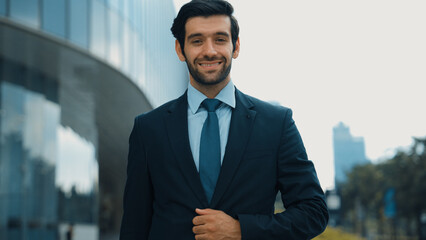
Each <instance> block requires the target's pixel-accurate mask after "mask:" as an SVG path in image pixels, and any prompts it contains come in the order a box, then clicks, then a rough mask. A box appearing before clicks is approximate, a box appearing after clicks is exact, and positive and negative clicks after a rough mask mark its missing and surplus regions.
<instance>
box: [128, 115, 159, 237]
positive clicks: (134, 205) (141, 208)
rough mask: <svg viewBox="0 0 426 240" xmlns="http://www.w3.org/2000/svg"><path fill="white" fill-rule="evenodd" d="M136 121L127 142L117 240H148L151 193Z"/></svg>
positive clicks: (146, 165) (143, 150) (139, 130)
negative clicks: (121, 213)
mask: <svg viewBox="0 0 426 240" xmlns="http://www.w3.org/2000/svg"><path fill="white" fill-rule="evenodd" d="M138 120H140V119H139V118H136V119H135V123H134V126H133V130H132V133H131V134H130V139H129V155H128V163H127V180H126V186H125V189H124V199H123V210H124V213H123V219H122V222H121V229H120V240H136V239H138V240H144V239H148V235H149V230H150V227H151V219H152V201H153V196H152V194H153V189H152V184H151V179H150V176H149V172H148V164H147V159H146V154H145V146H144V143H143V141H142V139H141V131H142V129H141V128H140V126H139V121H138Z"/></svg>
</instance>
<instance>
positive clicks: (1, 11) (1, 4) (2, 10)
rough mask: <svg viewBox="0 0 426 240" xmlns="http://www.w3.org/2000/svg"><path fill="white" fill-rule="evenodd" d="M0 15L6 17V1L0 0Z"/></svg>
mask: <svg viewBox="0 0 426 240" xmlns="http://www.w3.org/2000/svg"><path fill="white" fill-rule="evenodd" d="M0 15H3V16H4V15H6V0H0Z"/></svg>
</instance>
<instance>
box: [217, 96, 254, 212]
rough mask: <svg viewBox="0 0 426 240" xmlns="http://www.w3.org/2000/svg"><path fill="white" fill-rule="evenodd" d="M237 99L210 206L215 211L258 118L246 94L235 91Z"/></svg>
mask: <svg viewBox="0 0 426 240" xmlns="http://www.w3.org/2000/svg"><path fill="white" fill-rule="evenodd" d="M235 97H236V106H235V109H234V110H233V112H232V117H231V125H230V128H229V135H228V142H227V144H226V150H225V156H224V159H223V163H222V167H221V170H220V175H219V178H218V181H217V184H216V189H215V192H214V194H213V198H212V201H211V204H210V207H211V208H213V209H214V208H215V207H216V205H217V204H218V203H219V200H220V198H221V197H222V195H223V194H224V193H225V191H226V189H227V187H228V186H229V184H230V183H231V180H232V178H233V176H234V174H235V171H236V170H237V169H238V165H239V163H240V161H241V159H242V157H243V154H244V152H245V148H246V145H247V143H248V140H249V137H250V134H251V131H252V127H253V123H254V119H255V116H256V111H254V110H251V108H252V107H253V104H252V103H251V102H250V101H249V100H248V99H247V97H246V96H245V95H244V94H242V93H241V92H240V91H238V90H237V89H235Z"/></svg>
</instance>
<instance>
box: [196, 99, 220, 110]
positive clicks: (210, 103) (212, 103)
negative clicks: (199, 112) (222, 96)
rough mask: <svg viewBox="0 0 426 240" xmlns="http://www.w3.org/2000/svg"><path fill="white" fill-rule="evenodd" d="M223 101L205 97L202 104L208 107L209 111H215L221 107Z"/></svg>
mask: <svg viewBox="0 0 426 240" xmlns="http://www.w3.org/2000/svg"><path fill="white" fill-rule="evenodd" d="M220 103H221V101H219V100H217V99H210V98H207V99H204V101H203V102H202V103H201V105H203V107H204V108H206V109H207V111H208V112H215V111H216V109H217V108H218V107H219V105H220Z"/></svg>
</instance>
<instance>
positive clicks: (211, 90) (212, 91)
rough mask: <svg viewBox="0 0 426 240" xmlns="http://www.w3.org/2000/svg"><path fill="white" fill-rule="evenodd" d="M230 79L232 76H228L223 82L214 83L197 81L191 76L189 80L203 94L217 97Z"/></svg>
mask: <svg viewBox="0 0 426 240" xmlns="http://www.w3.org/2000/svg"><path fill="white" fill-rule="evenodd" d="M230 80H231V78H230V77H228V78H226V79H225V80H223V81H222V82H220V83H218V84H214V85H205V84H200V83H199V82H197V81H195V80H194V79H193V78H190V80H189V82H190V84H191V85H192V86H193V87H194V88H195V89H197V90H198V91H200V92H201V93H202V94H204V95H206V97H208V98H215V97H216V96H217V95H218V94H219V92H220V91H222V89H223V88H224V87H225V86H226V85H227V84H228V83H229V81H230Z"/></svg>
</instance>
